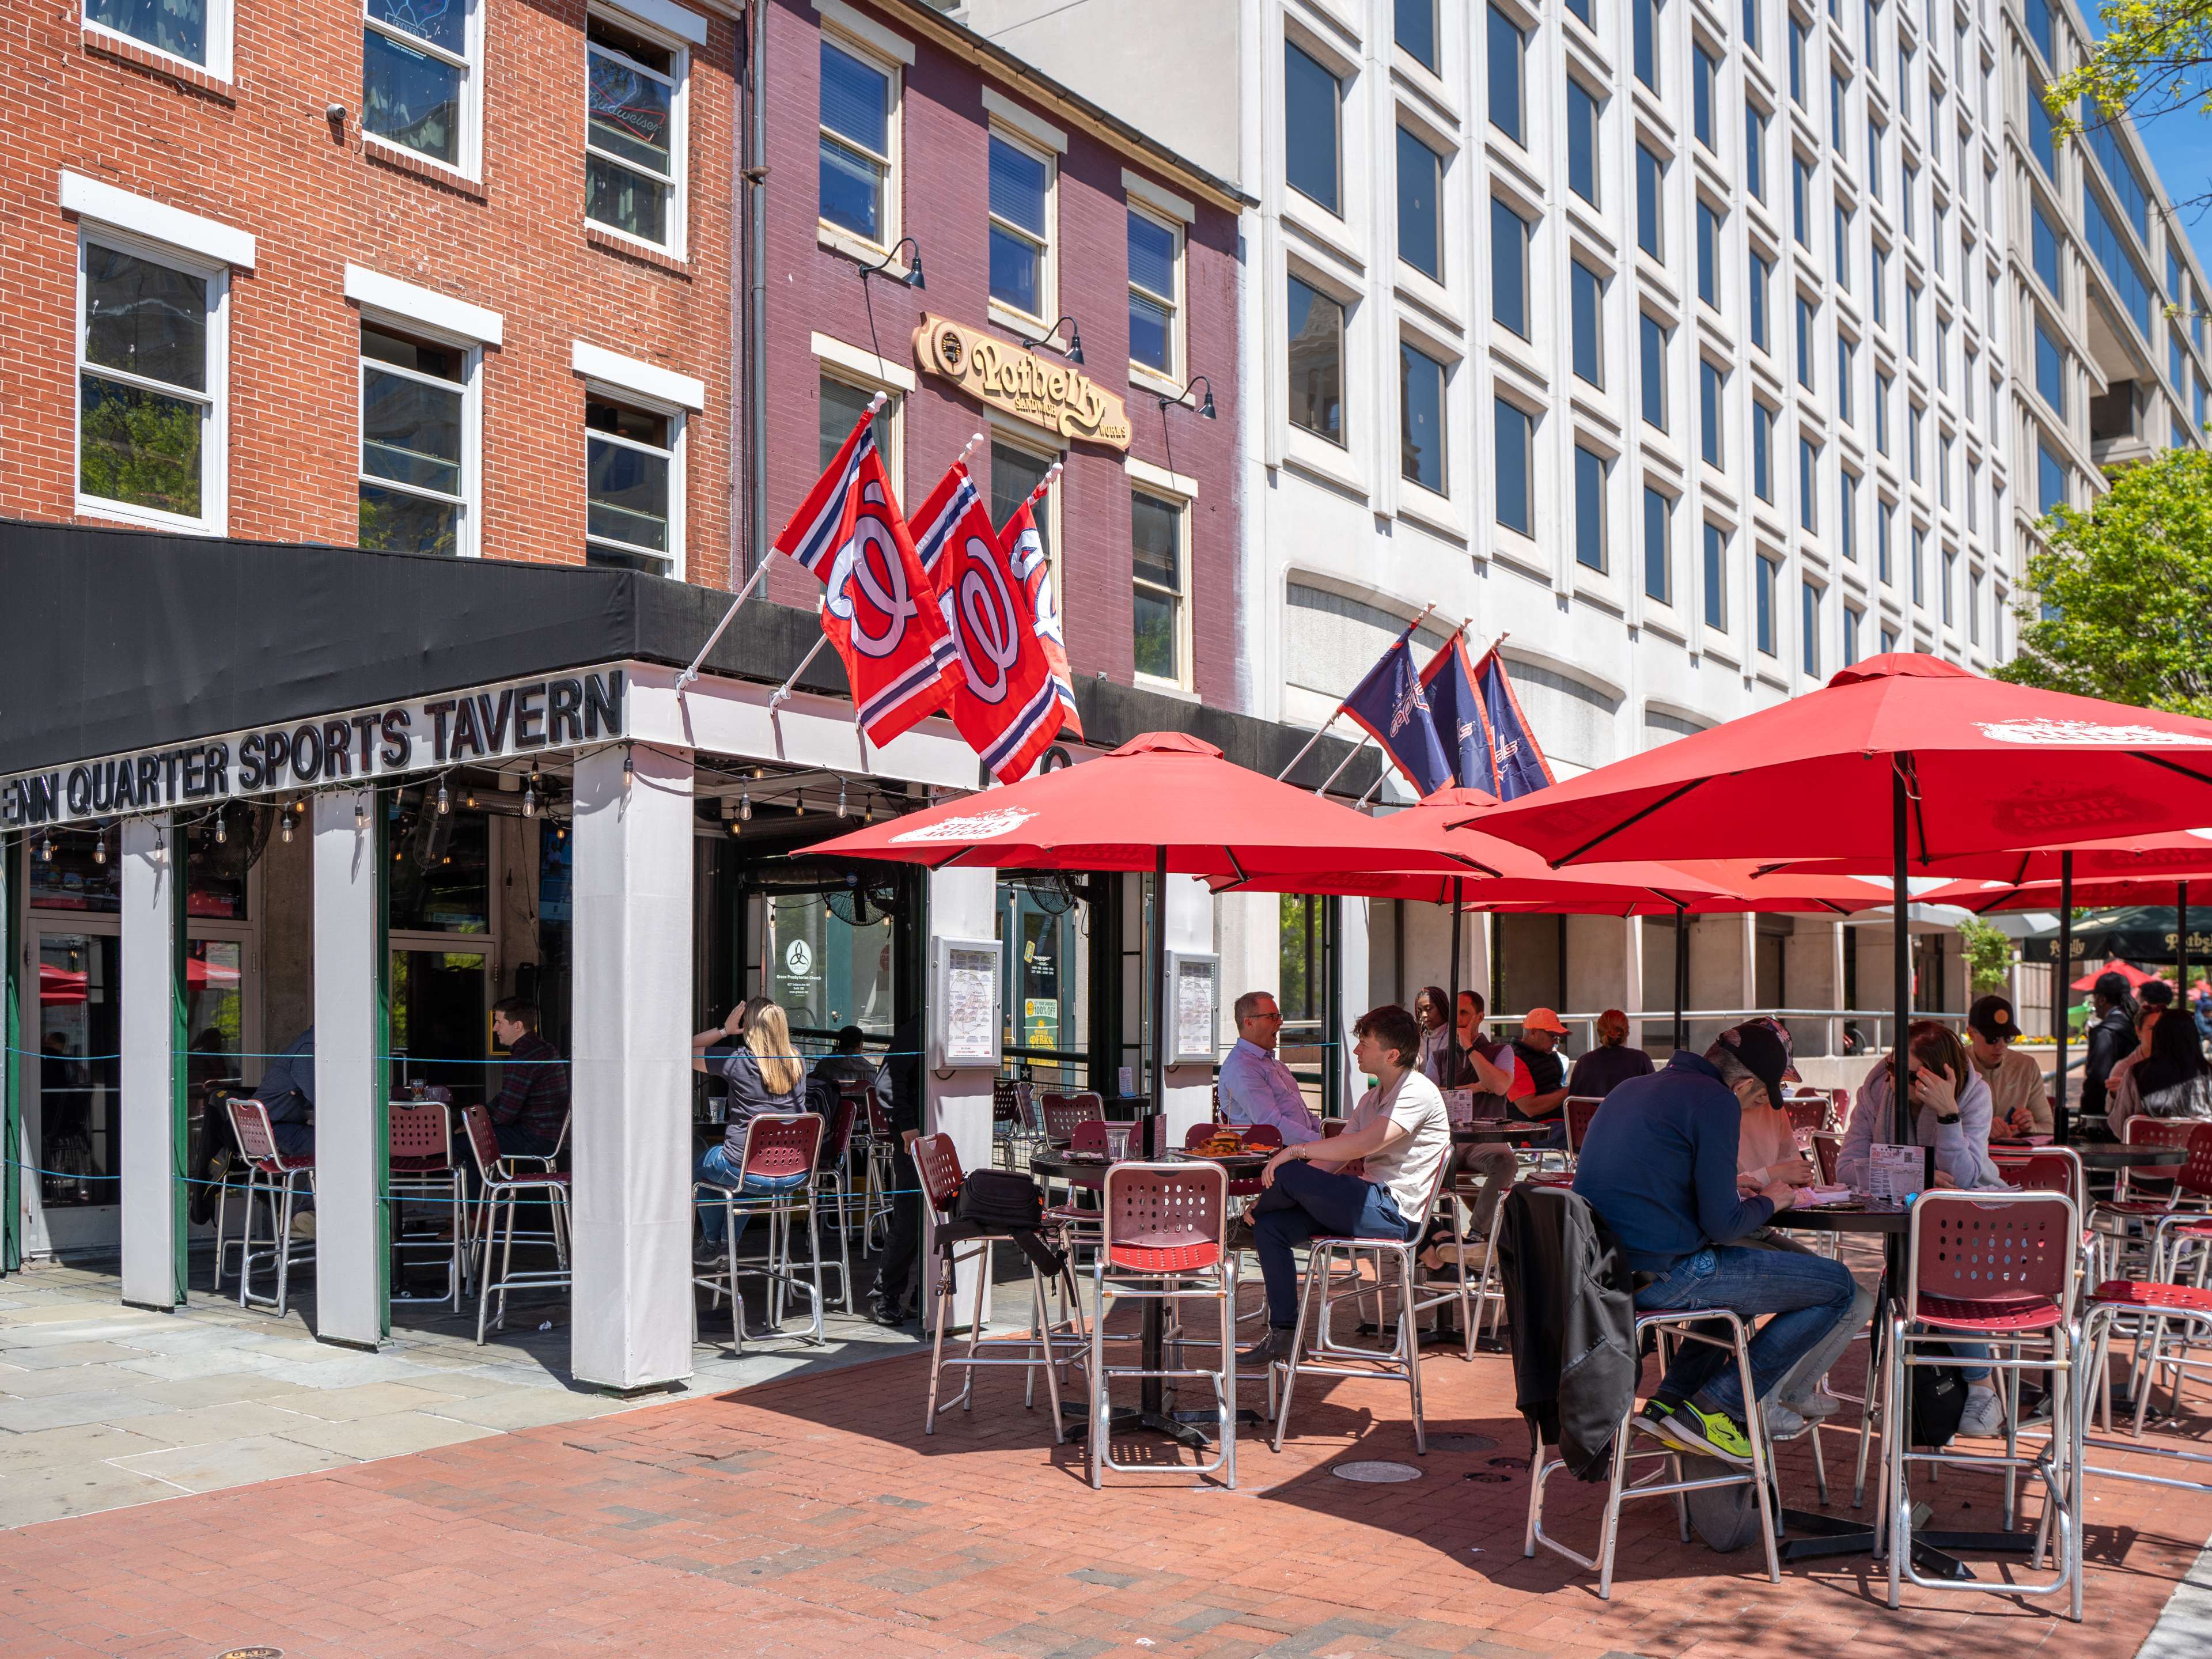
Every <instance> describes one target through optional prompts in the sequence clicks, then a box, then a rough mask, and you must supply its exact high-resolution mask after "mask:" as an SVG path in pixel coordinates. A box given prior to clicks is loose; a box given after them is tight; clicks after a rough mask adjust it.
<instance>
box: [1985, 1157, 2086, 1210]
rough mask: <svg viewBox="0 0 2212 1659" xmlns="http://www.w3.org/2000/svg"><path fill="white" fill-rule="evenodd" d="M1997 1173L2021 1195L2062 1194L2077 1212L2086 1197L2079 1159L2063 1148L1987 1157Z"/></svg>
mask: <svg viewBox="0 0 2212 1659" xmlns="http://www.w3.org/2000/svg"><path fill="white" fill-rule="evenodd" d="M1990 1163H1992V1164H1996V1167H1997V1173H1998V1174H1999V1175H2001V1176H2003V1177H2004V1178H2005V1180H2006V1181H2007V1182H2009V1183H2010V1184H2011V1185H2013V1186H2015V1187H2017V1188H2020V1190H2021V1191H2022V1192H2024V1193H2063V1194H2066V1196H2067V1197H2069V1198H2070V1199H2072V1200H2074V1205H2075V1208H2076V1209H2079V1208H2080V1207H2081V1206H2082V1204H2083V1203H2085V1202H2086V1201H2087V1182H2084V1181H2083V1179H2082V1176H2081V1159H2080V1158H2077V1157H2076V1156H2075V1154H2074V1153H2073V1152H2069V1150H2068V1149H2067V1148H2065V1147H2063V1146H2039V1147H2037V1148H2036V1149H2035V1150H2034V1151H2033V1152H1991V1153H1990Z"/></svg>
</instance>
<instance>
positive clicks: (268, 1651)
mask: <svg viewBox="0 0 2212 1659" xmlns="http://www.w3.org/2000/svg"><path fill="white" fill-rule="evenodd" d="M215 1659H284V1650H283V1649H282V1648H231V1649H229V1650H227V1651H225V1652H222V1653H218V1654H217V1655H216V1656H215Z"/></svg>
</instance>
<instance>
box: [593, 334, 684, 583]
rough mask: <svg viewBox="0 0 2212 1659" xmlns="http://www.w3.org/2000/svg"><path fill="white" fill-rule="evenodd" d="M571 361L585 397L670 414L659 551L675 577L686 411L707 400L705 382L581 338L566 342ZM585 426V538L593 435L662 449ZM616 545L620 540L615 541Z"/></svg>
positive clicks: (680, 548) (680, 549) (680, 546)
mask: <svg viewBox="0 0 2212 1659" xmlns="http://www.w3.org/2000/svg"><path fill="white" fill-rule="evenodd" d="M569 363H570V367H571V368H573V369H574V371H575V373H576V374H579V375H580V376H581V377H582V378H583V380H584V392H585V396H586V397H587V398H590V397H597V398H601V399H603V400H604V401H605V402H608V403H611V404H622V405H623V406H624V407H626V408H629V409H639V410H646V411H647V413H649V414H654V415H659V416H665V417H666V418H667V419H668V421H669V422H670V424H669V428H668V448H667V451H666V453H667V456H668V551H667V552H666V553H665V555H662V556H663V557H665V558H666V559H667V561H668V574H669V576H670V578H671V580H676V581H682V580H684V571H685V569H686V568H687V563H686V554H687V551H688V549H687V539H686V535H685V530H686V519H687V514H686V510H685V509H686V507H687V505H688V500H689V497H688V490H687V483H688V480H689V477H690V474H689V471H688V465H687V463H688V459H689V456H688V448H689V441H690V428H691V421H690V417H691V416H692V415H694V414H695V413H696V412H698V411H699V410H703V409H704V408H705V407H706V406H707V389H706V387H705V386H704V385H702V383H701V382H700V381H698V380H695V379H693V378H692V377H691V376H690V375H685V374H672V373H671V372H670V371H669V370H667V369H665V368H660V367H659V365H658V364H656V363H647V362H639V361H637V360H636V359H635V358H631V357H623V356H617V354H616V353H614V352H611V351H608V350H605V349H602V348H600V347H599V346H594V345H592V344H590V343H588V342H586V341H583V340H578V341H576V342H574V344H573V345H572V346H571V347H570V356H569ZM585 430H586V439H585V465H586V477H585V490H584V506H585V513H586V525H585V532H584V538H585V541H586V544H588V543H589V542H590V540H591V528H590V518H589V515H590V511H591V479H590V474H589V470H588V469H589V466H590V444H591V438H592V436H597V437H600V438H604V439H605V440H606V441H608V442H609V443H611V444H615V445H617V446H618V447H621V448H623V449H636V450H641V451H643V452H644V453H647V454H654V455H658V454H660V453H663V452H661V451H659V450H658V449H655V448H653V446H651V445H650V444H640V443H637V442H635V441H632V440H630V439H628V438H623V437H621V436H619V435H616V434H614V433H611V432H599V433H593V432H592V428H589V427H586V428H585ZM614 545H616V546H621V545H623V544H621V543H616V544H614ZM637 551H639V552H641V553H645V554H647V555H650V554H651V552H652V550H651V549H649V548H639V549H638V550H637Z"/></svg>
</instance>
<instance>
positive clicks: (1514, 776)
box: [1474, 645, 1553, 800]
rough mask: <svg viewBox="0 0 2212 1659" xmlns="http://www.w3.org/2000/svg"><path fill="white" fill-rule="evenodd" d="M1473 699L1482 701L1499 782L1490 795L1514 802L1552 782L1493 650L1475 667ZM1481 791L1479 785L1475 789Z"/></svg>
mask: <svg viewBox="0 0 2212 1659" xmlns="http://www.w3.org/2000/svg"><path fill="white" fill-rule="evenodd" d="M1474 690H1475V695H1476V696H1478V697H1480V699H1481V700H1482V717H1483V720H1485V722H1486V723H1487V725H1488V726H1489V727H1490V765H1491V770H1492V775H1494V776H1495V777H1496V779H1497V780H1498V781H1497V782H1496V783H1495V784H1494V785H1493V786H1492V788H1491V791H1490V793H1492V794H1493V795H1495V796H1497V797H1498V799H1500V800H1516V799H1519V798H1520V797H1521V796H1522V795H1526V794H1528V793H1532V792H1534V791H1535V790H1538V789H1541V788H1543V787H1546V786H1547V785H1548V784H1550V783H1551V782H1553V777H1552V769H1551V767H1550V765H1549V764H1548V763H1547V762H1546V761H1545V759H1544V751H1543V750H1542V749H1541V748H1539V747H1538V746H1537V743H1536V734H1535V733H1534V732H1532V731H1530V730H1529V729H1528V716H1527V715H1525V714H1522V712H1521V699H1520V698H1518V697H1516V696H1514V695H1513V682H1512V681H1511V680H1510V678H1507V677H1506V673H1505V659H1504V658H1503V657H1501V656H1499V655H1498V647H1496V646H1494V645H1493V646H1492V647H1490V649H1489V650H1487V651H1486V652H1484V653H1482V660H1481V661H1480V662H1479V663H1477V664H1475V665H1474ZM1475 787H1477V788H1480V787H1481V786H1480V784H1477V785H1476V786H1475Z"/></svg>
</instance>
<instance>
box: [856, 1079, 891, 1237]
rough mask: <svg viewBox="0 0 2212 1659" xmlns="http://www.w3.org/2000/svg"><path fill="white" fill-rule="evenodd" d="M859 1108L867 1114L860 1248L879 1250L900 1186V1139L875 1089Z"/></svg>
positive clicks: (887, 1229) (889, 1112)
mask: <svg viewBox="0 0 2212 1659" xmlns="http://www.w3.org/2000/svg"><path fill="white" fill-rule="evenodd" d="M861 1109H862V1110H864V1111H865V1112H866V1113H867V1115H868V1118H867V1122H868V1134H867V1141H866V1146H865V1148H864V1150H863V1156H864V1157H865V1158H866V1171H865V1180H866V1185H865V1187H864V1188H863V1190H862V1194H861V1199H860V1207H861V1212H862V1214H861V1222H860V1231H861V1240H860V1243H861V1248H862V1249H868V1250H879V1249H883V1248H884V1246H885V1245H886V1244H888V1243H890V1225H891V1194H893V1193H895V1192H896V1191H897V1189H898V1183H899V1150H900V1148H899V1137H898V1135H897V1133H896V1131H894V1130H893V1129H892V1127H891V1109H890V1106H888V1105H887V1104H885V1103H884V1099H883V1097H881V1096H880V1095H878V1093H877V1092H876V1091H874V1090H872V1089H871V1090H870V1091H868V1093H867V1097H866V1099H865V1100H864V1101H862V1103H861Z"/></svg>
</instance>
